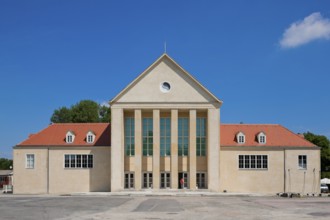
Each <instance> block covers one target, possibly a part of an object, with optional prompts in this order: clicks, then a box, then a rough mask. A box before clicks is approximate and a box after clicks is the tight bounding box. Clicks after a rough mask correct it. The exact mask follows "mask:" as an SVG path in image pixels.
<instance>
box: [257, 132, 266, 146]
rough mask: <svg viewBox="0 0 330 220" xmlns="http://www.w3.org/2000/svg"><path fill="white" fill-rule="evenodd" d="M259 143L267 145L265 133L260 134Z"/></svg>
mask: <svg viewBox="0 0 330 220" xmlns="http://www.w3.org/2000/svg"><path fill="white" fill-rule="evenodd" d="M258 143H259V144H266V135H265V133H264V132H260V133H259V134H258Z"/></svg>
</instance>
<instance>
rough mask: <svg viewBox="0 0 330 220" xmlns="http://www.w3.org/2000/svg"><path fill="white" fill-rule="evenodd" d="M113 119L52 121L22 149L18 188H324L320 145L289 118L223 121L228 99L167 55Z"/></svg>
mask: <svg viewBox="0 0 330 220" xmlns="http://www.w3.org/2000/svg"><path fill="white" fill-rule="evenodd" d="M110 106H111V126H110V124H107V123H103V124H93V123H86V124H52V125H50V126H49V127H47V128H46V129H44V130H43V131H41V132H39V133H37V134H35V135H32V136H30V137H29V138H28V139H27V140H25V141H23V142H22V143H20V144H18V145H17V146H15V147H14V174H15V182H14V193H71V192H90V191H112V192H116V191H123V190H144V189H152V190H167V189H172V190H177V189H181V188H186V189H190V190H201V189H204V190H205V189H207V190H209V191H212V192H223V191H227V192H245V193H251V192H256V193H278V192H297V193H304V194H305V193H312V192H313V193H316V192H319V181H320V149H319V148H318V147H317V146H315V145H313V144H311V143H310V142H308V141H306V140H305V139H304V138H302V137H300V136H299V135H296V134H294V133H292V132H291V131H289V130H287V129H286V128H284V127H282V126H280V125H265V124H259V125H253V124H250V125H248V124H221V125H220V108H221V106H222V101H221V100H220V99H218V98H217V97H216V96H214V95H213V94H212V93H211V92H209V91H208V90H207V89H206V88H205V87H204V86H202V85H201V84H200V83H199V82H198V81H197V80H196V79H195V78H193V77H192V76H191V75H190V74H189V73H188V72H187V71H185V70H184V69H183V68H182V67H181V66H180V65H178V64H177V63H176V62H175V61H174V60H173V59H172V58H170V57H169V56H168V55H167V54H163V55H162V56H161V57H160V58H159V59H157V60H156V61H155V62H154V63H153V64H152V65H151V66H150V67H149V68H147V69H146V70H145V71H144V72H143V73H141V74H140V75H139V76H138V77H137V78H136V79H135V80H134V81H133V82H132V83H130V84H129V85H128V86H127V87H126V88H125V89H124V90H122V91H121V92H120V93H119V94H118V95H117V96H115V98H113V99H112V100H111V101H110Z"/></svg>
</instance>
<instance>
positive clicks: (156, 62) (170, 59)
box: [110, 53, 222, 105]
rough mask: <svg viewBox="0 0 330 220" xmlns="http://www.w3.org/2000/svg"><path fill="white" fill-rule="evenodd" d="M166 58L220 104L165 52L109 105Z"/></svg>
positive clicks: (220, 102) (112, 101)
mask: <svg viewBox="0 0 330 220" xmlns="http://www.w3.org/2000/svg"><path fill="white" fill-rule="evenodd" d="M165 59H167V60H168V61H170V62H171V63H172V64H173V65H174V66H176V67H177V68H178V69H179V70H181V71H182V72H183V73H184V74H185V75H186V76H187V77H188V78H189V79H191V80H192V81H193V82H195V83H196V84H197V86H199V87H200V88H201V89H202V90H204V91H205V92H206V94H208V95H209V96H210V97H212V99H214V101H215V102H216V103H219V104H220V105H221V104H222V101H221V100H220V99H218V98H217V97H216V96H215V95H213V94H212V93H211V92H210V91H209V90H207V89H206V88H205V87H204V86H203V85H202V84H200V82H198V81H197V80H196V79H195V78H194V77H193V76H192V75H190V74H189V73H188V72H187V71H186V70H185V69H183V68H182V67H181V66H180V65H179V64H178V63H176V62H175V61H174V60H173V59H172V58H171V57H170V56H169V55H167V54H166V53H164V54H162V55H161V56H160V57H159V58H158V59H157V60H156V61H155V62H154V63H153V64H151V65H150V66H149V67H148V68H147V69H146V70H145V71H143V72H142V73H141V74H140V75H139V76H138V77H137V78H135V79H134V80H133V81H132V82H131V83H130V84H128V86H126V87H125V88H124V89H123V90H122V91H121V92H120V93H119V94H118V95H117V96H115V97H114V98H113V99H112V100H111V101H110V105H111V104H113V103H115V102H116V101H117V100H119V99H120V98H121V97H122V96H123V95H124V94H125V93H127V92H128V91H129V90H130V89H131V88H132V87H133V86H134V85H136V84H137V83H138V82H139V81H140V80H141V79H142V78H143V77H144V76H145V75H146V74H148V73H149V71H150V70H151V69H153V68H155V66H157V65H158V64H159V63H160V62H161V61H163V60H165Z"/></svg>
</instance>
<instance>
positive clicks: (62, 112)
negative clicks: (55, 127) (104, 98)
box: [50, 100, 111, 123]
mask: <svg viewBox="0 0 330 220" xmlns="http://www.w3.org/2000/svg"><path fill="white" fill-rule="evenodd" d="M110 115H111V113H110V108H109V107H107V106H104V105H99V104H98V103H96V102H94V101H92V100H82V101H80V102H78V103H77V104H75V105H72V106H71V107H70V108H67V107H61V108H59V109H56V110H55V111H54V113H53V115H52V116H51V119H50V120H51V122H53V123H87V122H94V123H96V122H110Z"/></svg>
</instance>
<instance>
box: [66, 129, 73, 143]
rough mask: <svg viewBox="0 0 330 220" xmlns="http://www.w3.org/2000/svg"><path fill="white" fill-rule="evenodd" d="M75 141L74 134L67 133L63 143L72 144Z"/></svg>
mask: <svg viewBox="0 0 330 220" xmlns="http://www.w3.org/2000/svg"><path fill="white" fill-rule="evenodd" d="M74 139H75V134H74V133H73V132H72V131H68V132H67V133H66V136H65V142H66V143H67V144H72V143H73V142H74Z"/></svg>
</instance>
